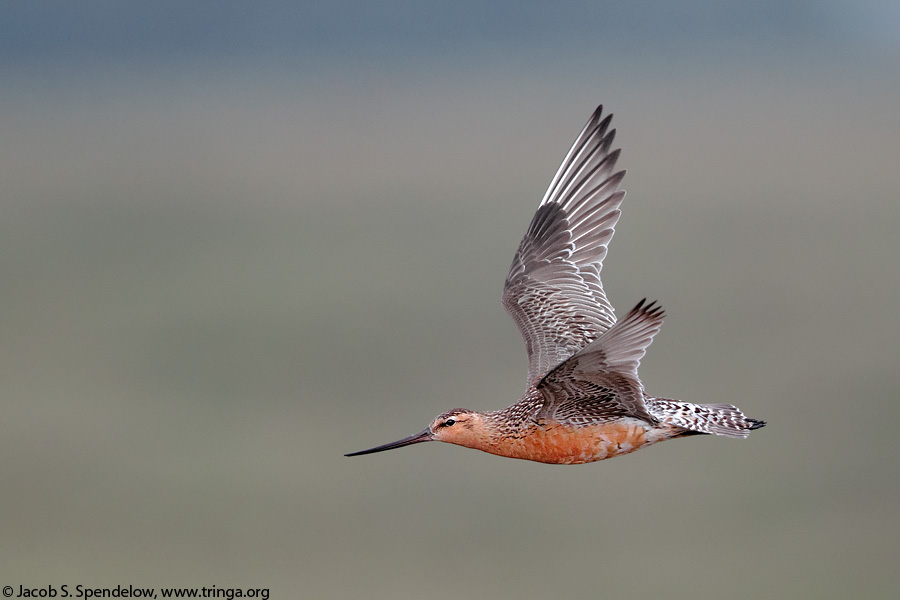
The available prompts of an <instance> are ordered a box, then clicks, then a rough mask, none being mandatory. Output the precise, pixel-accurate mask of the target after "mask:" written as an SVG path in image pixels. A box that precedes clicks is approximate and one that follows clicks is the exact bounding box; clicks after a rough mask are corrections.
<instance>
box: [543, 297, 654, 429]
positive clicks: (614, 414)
mask: <svg viewBox="0 0 900 600" xmlns="http://www.w3.org/2000/svg"><path fill="white" fill-rule="evenodd" d="M663 317H665V312H664V311H663V309H662V307H661V306H659V305H657V304H656V303H655V302H651V303H650V304H645V301H644V300H641V301H640V302H638V304H637V306H635V307H634V308H633V309H631V312H629V313H628V315H626V316H625V318H624V319H622V320H621V321H619V322H618V323H616V324H615V325H613V326H612V327H611V328H610V329H608V330H607V331H606V332H605V333H603V335H601V336H600V337H598V338H597V339H596V340H594V341H593V342H591V343H590V344H589V345H588V346H587V347H585V348H583V349H582V350H580V351H579V352H577V353H576V354H575V355H574V356H572V357H571V358H569V359H568V360H566V361H565V362H563V363H562V364H560V365H559V366H557V367H556V368H554V369H553V370H552V371H550V372H549V373H547V375H546V376H544V378H543V379H541V381H540V382H538V384H537V389H538V391H540V392H541V395H542V396H543V397H544V405H543V407H542V408H541V411H540V413H539V415H540V416H541V417H543V418H549V419H553V420H555V421H559V422H560V423H568V424H572V425H580V424H586V423H598V422H604V421H609V420H613V419H617V418H621V417H626V416H627V417H637V418H641V419H644V420H646V421H649V422H651V423H652V422H654V421H655V419H654V418H653V417H652V416H650V414H649V413H648V412H647V408H646V407H645V406H644V387H643V386H642V385H641V381H640V379H639V378H638V373H637V371H638V366H639V365H640V362H641V358H642V357H643V356H644V353H645V352H646V351H647V347H648V346H649V345H650V343H651V342H652V341H653V336H655V335H656V334H657V333H658V332H659V328H660V327H661V326H662V322H663Z"/></svg>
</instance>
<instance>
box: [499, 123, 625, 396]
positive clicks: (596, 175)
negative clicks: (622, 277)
mask: <svg viewBox="0 0 900 600" xmlns="http://www.w3.org/2000/svg"><path fill="white" fill-rule="evenodd" d="M602 111H603V107H602V106H599V107H597V110H596V111H594V114H593V115H592V116H591V118H590V120H589V121H588V122H587V125H585V127H584V129H583V130H582V131H581V134H579V136H578V138H577V139H576V140H575V143H574V144H573V145H572V148H571V149H570V150H569V152H568V154H567V155H566V157H565V159H564V160H563V162H562V164H561V165H560V167H559V170H558V171H557V172H556V175H555V176H554V177H553V180H552V181H551V182H550V187H549V188H548V189H547V193H546V194H545V195H544V198H543V200H541V204H540V206H539V207H538V210H537V213H535V215H534V218H533V219H532V221H531V225H530V226H529V227H528V231H527V232H526V233H525V237H524V238H523V239H522V242H521V243H520V244H519V249H518V251H517V252H516V255H515V258H514V259H513V262H512V266H511V267H510V271H509V275H507V277H506V283H505V285H504V286H503V306H504V307H505V308H506V310H507V312H509V314H510V315H511V316H512V318H513V320H514V321H515V322H516V325H517V326H518V327H519V331H520V332H521V333H522V337H523V338H524V340H525V346H526V349H527V351H528V385H535V384H536V383H537V382H538V380H540V379H541V377H543V376H544V375H545V374H546V373H547V372H548V371H549V370H550V369H551V368H553V367H555V366H556V365H558V364H559V363H561V362H562V361H563V360H565V359H567V358H569V357H570V356H572V355H573V354H575V353H576V352H577V351H578V350H581V349H582V348H584V347H585V346H587V345H588V344H589V343H591V342H592V341H593V340H594V339H596V338H597V336H599V335H600V334H601V333H603V332H604V331H606V330H607V329H609V328H610V327H612V325H613V324H614V323H615V322H616V316H615V312H614V311H613V307H612V306H611V305H610V303H609V300H607V298H606V294H605V293H604V291H603V284H602V282H601V281H600V270H601V268H602V266H603V259H604V257H605V256H606V249H607V244H609V241H610V240H611V239H612V236H613V232H614V229H615V225H616V222H617V221H618V220H619V214H620V211H619V205H620V204H621V203H622V198H623V197H624V196H625V192H624V191H619V190H618V188H619V183H620V182H621V181H622V178H623V177H624V176H625V171H619V172H616V173H614V172H613V171H614V169H615V166H616V160H617V159H618V157H619V150H618V149H617V150H613V151H612V152H610V150H609V148H610V146H611V145H612V142H613V139H614V138H615V133H616V131H615V129H611V130H610V129H609V123H610V120H611V119H612V115H608V116H607V117H605V118H603V119H601V115H602Z"/></svg>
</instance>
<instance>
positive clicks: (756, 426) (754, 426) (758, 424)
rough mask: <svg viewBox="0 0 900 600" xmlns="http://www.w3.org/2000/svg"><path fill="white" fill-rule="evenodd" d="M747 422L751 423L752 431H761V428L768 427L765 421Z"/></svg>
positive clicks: (753, 420) (751, 420)
mask: <svg viewBox="0 0 900 600" xmlns="http://www.w3.org/2000/svg"><path fill="white" fill-rule="evenodd" d="M747 420H748V421H750V427H749V429H750V430H753V429H759V428H760V427H765V426H766V422H765V421H760V420H758V419H747Z"/></svg>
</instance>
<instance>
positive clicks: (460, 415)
mask: <svg viewBox="0 0 900 600" xmlns="http://www.w3.org/2000/svg"><path fill="white" fill-rule="evenodd" d="M484 425H485V424H484V415H482V414H481V413H479V412H476V411H473V410H466V409H464V408H454V409H453V410H448V411H447V412H444V413H441V414H439V415H438V416H436V417H435V418H434V420H432V421H431V424H430V425H428V428H427V429H425V430H424V431H420V432H419V433H417V434H415V435H411V436H409V437H406V438H403V439H402V440H397V441H396V442H391V443H390V444H384V445H381V446H376V447H374V448H369V449H368V450H361V451H360V452H353V453H351V454H345V455H344V456H359V455H360V454H372V453H373V452H383V451H385V450H393V449H394V448H401V447H403V446H409V445H411V444H418V443H420V442H431V441H439V442H448V443H450V444H457V445H459V446H466V447H467V448H480V447H481V446H482V445H483V444H482V443H480V442H482V440H483V439H484V434H485V427H484Z"/></svg>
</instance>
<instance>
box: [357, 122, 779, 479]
mask: <svg viewBox="0 0 900 600" xmlns="http://www.w3.org/2000/svg"><path fill="white" fill-rule="evenodd" d="M611 119H612V115H611V114H610V115H607V116H606V117H603V107H602V106H600V107H598V108H597V110H596V111H594V114H593V115H592V116H591V118H590V120H589V121H588V122H587V125H585V126H584V129H583V130H582V131H581V133H580V134H579V135H578V138H577V139H576V140H575V143H574V144H573V145H572V148H571V149H570V150H569V152H568V154H566V157H565V158H564V159H563V161H562V164H561V165H560V167H559V170H558V171H557V172H556V175H554V177H553V180H552V181H551V182H550V187H549V188H548V189H547V192H546V194H544V198H543V200H541V203H540V205H539V206H538V209H537V212H536V213H535V215H534V218H533V219H532V220H531V225H529V227H528V230H527V231H526V232H525V237H524V238H523V239H522V242H521V243H520V244H519V248H518V250H517V251H516V254H515V257H514V258H513V262H512V266H511V267H510V270H509V274H508V275H507V276H506V282H505V283H504V285H503V306H504V307H505V308H506V310H507V312H508V313H509V314H510V316H512V318H513V320H514V321H515V322H516V325H517V326H518V327H519V331H520V332H521V334H522V338H523V339H524V340H525V348H526V350H527V351H528V381H527V389H526V391H525V394H524V395H523V396H522V397H521V398H520V399H519V400H518V401H517V402H516V403H515V404H513V405H511V406H509V407H507V408H505V409H503V410H497V411H486V412H481V411H475V410H467V409H462V408H455V409H453V410H449V411H447V412H444V413H442V414H440V415H438V416H437V417H436V418H435V419H434V420H433V421H431V423H430V424H429V425H428V428H427V429H425V430H424V431H422V432H420V433H417V434H415V435H411V436H409V437H407V438H404V439H402V440H398V441H396V442H392V443H390V444H384V445H382V446H376V447H375V448H370V449H368V450H363V451H360V452H353V453H351V454H347V455H346V456H358V455H360V454H371V453H373V452H382V451H384V450H391V449H393V448H400V447H402V446H409V445H411V444H418V443H420V442H430V441H440V442H449V443H451V444H457V445H460V446H465V447H467V448H475V449H477V450H483V451H485V452H489V453H491V454H497V455H499V456H507V457H510V458H521V459H525V460H533V461H538V462H544V463H555V464H580V463H588V462H594V461H597V460H603V459H604V458H611V457H613V456H618V455H620V454H627V453H629V452H633V451H635V450H637V449H639V448H643V447H645V446H649V445H650V444H654V443H656V442H661V441H664V440H670V439H674V438H680V437H686V436H691V435H701V434H715V435H722V436H726V437H733V438H745V437H747V435H748V434H749V432H750V431H751V430H754V429H758V428H760V427H762V426H763V425H765V422H764V421H758V420H756V419H750V418H748V417H746V416H744V413H742V412H741V410H740V409H738V408H737V407H735V406H733V405H731V404H694V403H691V402H683V401H680V400H671V399H668V398H657V397H656V396H651V395H650V394H648V393H647V392H646V391H645V390H644V386H643V385H642V384H641V380H640V378H639V377H638V365H639V364H640V361H641V358H642V357H643V356H644V352H645V351H646V350H647V347H648V346H649V345H650V343H651V342H652V341H653V336H654V335H656V333H657V332H658V331H659V329H660V326H661V325H662V322H663V317H664V315H665V313H664V312H663V310H662V308H661V307H660V306H659V305H658V304H657V303H656V302H650V303H647V302H646V300H641V301H640V302H638V303H637V305H636V306H635V307H634V308H632V309H631V311H630V312H629V313H628V314H627V315H625V317H624V318H623V319H621V320H618V321H617V320H616V315H615V311H614V310H613V307H612V305H611V304H610V302H609V300H608V299H607V298H606V293H605V292H604V291H603V283H602V282H601V280H600V270H601V268H602V266H603V259H604V258H605V257H606V249H607V245H608V244H609V241H610V240H611V239H612V236H613V232H614V230H615V226H616V223H617V222H618V220H619V214H620V210H619V206H620V205H621V204H622V199H623V198H624V197H625V191H624V190H619V184H620V183H621V182H622V178H623V177H624V176H625V171H616V161H617V160H618V158H619V152H620V151H619V150H618V149H616V150H610V147H611V146H612V143H613V138H614V137H615V133H616V130H615V129H610V127H609V124H610V121H611Z"/></svg>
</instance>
